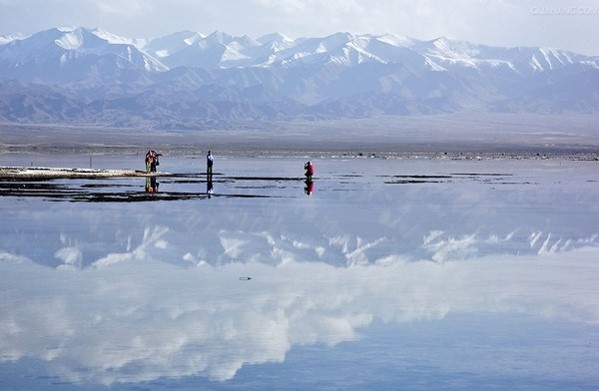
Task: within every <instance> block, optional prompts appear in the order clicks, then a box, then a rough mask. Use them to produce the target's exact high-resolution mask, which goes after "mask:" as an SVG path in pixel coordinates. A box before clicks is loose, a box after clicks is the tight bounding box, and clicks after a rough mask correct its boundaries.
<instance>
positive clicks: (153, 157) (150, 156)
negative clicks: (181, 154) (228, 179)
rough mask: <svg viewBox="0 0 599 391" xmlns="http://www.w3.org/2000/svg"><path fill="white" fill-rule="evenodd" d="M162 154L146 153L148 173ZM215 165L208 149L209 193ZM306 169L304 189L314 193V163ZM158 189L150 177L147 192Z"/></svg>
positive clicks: (207, 190) (210, 192) (150, 151)
mask: <svg viewBox="0 0 599 391" xmlns="http://www.w3.org/2000/svg"><path fill="white" fill-rule="evenodd" d="M160 156H162V154H161V153H157V152H156V151H154V150H149V151H148V152H147V153H146V172H147V173H152V172H156V167H157V166H158V165H160V161H159V159H158V158H159V157H160ZM213 166H214V156H212V151H208V154H207V155H206V193H208V195H211V194H212V192H213V185H212V167H213ZM304 170H305V175H306V182H305V184H306V187H305V188H304V191H305V192H306V194H308V195H310V194H312V191H314V182H312V176H313V175H314V165H313V164H312V162H311V161H308V162H306V164H304ZM156 191H158V183H157V182H156V177H155V176H152V177H148V178H147V179H146V192H148V193H154V192H156Z"/></svg>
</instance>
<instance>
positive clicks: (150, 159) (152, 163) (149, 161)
mask: <svg viewBox="0 0 599 391" xmlns="http://www.w3.org/2000/svg"><path fill="white" fill-rule="evenodd" d="M158 156H162V154H160V153H156V151H154V150H150V151H148V153H146V172H156V167H157V166H158V165H160V162H159V161H158Z"/></svg>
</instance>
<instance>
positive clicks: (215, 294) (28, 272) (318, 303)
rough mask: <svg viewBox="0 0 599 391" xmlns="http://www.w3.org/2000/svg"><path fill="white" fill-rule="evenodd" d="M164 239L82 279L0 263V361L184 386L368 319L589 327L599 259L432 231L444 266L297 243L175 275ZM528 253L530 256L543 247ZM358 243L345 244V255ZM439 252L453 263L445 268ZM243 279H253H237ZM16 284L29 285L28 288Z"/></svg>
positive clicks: (337, 337) (65, 373)
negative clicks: (533, 319)
mask: <svg viewBox="0 0 599 391" xmlns="http://www.w3.org/2000/svg"><path fill="white" fill-rule="evenodd" d="M167 232H168V230H167V229H166V228H160V227H159V228H156V229H148V230H146V231H145V233H144V237H143V240H142V242H141V243H140V245H139V246H137V247H134V248H131V249H130V251H128V252H124V253H118V254H117V253H113V254H107V255H106V256H104V257H102V258H100V259H98V260H97V261H96V262H95V263H94V265H95V266H97V267H98V268H87V269H83V270H79V271H74V270H72V269H71V270H55V269H51V268H47V267H43V266H40V265H38V264H35V263H33V262H31V261H29V260H26V259H23V258H22V257H19V256H16V255H11V254H8V253H0V261H2V262H1V263H0V268H1V273H0V275H2V285H3V289H4V290H5V292H4V293H3V296H2V307H3V310H2V311H1V312H0V351H1V352H2V355H1V356H0V360H1V361H5V362H6V361H15V360H19V359H21V358H25V357H34V358H39V359H41V360H45V361H48V366H49V367H50V368H51V371H53V372H54V373H56V374H59V375H60V376H61V377H63V378H65V379H69V380H71V381H95V382H100V383H105V384H110V383H113V382H123V381H142V380H151V379H156V378H159V377H163V376H166V377H180V376H186V375H203V376H207V377H208V378H210V379H214V380H226V379H230V378H232V377H233V376H234V375H235V373H236V372H237V371H238V370H239V369H240V368H241V366H242V365H244V364H245V363H248V364H257V363H265V362H281V361H282V360H283V359H284V358H285V355H286V353H287V352H288V351H289V349H291V347H293V346H300V345H305V344H314V343H324V344H328V345H334V344H337V343H339V342H341V341H348V340H352V339H355V338H357V337H358V331H359V329H360V328H362V327H365V326H367V325H369V324H370V323H371V322H372V321H373V319H375V318H380V319H383V320H384V321H388V322H391V321H398V322H406V321H413V320H419V319H439V318H443V317H445V316H446V315H447V314H449V313H479V312H495V313H498V312H525V313H529V314H531V315H534V316H542V317H566V318H570V319H574V320H577V321H585V322H599V302H597V300H596V298H597V297H599V290H598V288H597V284H596V276H597V275H599V264H597V263H592V262H589V260H591V259H599V248H598V247H597V246H594V245H593V244H591V247H581V248H578V249H574V250H570V251H564V252H557V251H555V252H550V251H546V252H542V254H541V252H539V254H541V255H542V256H541V255H536V254H527V255H522V256H519V257H516V256H513V255H504V254H486V255H481V256H475V253H476V251H474V250H469V249H472V248H474V247H475V246H474V243H476V242H477V241H478V239H477V237H476V235H469V236H467V237H464V238H462V239H457V240H456V239H452V238H451V237H449V236H447V235H445V234H443V233H441V232H440V231H439V232H435V233H431V235H429V236H428V237H426V238H425V240H424V243H423V246H424V247H426V249H427V250H429V251H432V252H433V256H432V258H433V259H435V257H437V258H438V259H439V260H443V261H444V262H443V263H435V262H430V261H410V262H406V261H405V260H404V259H402V257H401V256H395V255H388V256H387V257H385V258H384V259H381V261H380V262H379V263H378V264H370V265H356V266H352V267H343V268H339V267H334V266H331V265H327V264H324V263H314V262H297V261H296V260H294V259H292V258H293V257H291V258H289V254H290V251H291V249H293V248H296V249H298V250H299V251H300V252H301V251H304V250H305V249H306V246H307V244H306V243H302V244H298V243H299V242H293V241H289V242H288V243H289V245H288V246H287V247H286V248H285V249H282V250H280V251H282V252H285V251H287V255H286V256H282V258H281V259H283V258H285V259H286V261H285V262H281V263H277V264H276V265H273V264H265V263H259V262H247V263H241V262H232V263H227V264H222V265H220V266H215V265H208V264H206V263H202V264H200V265H198V267H196V268H182V267H177V266H174V265H172V264H169V263H167V262H162V261H161V260H159V259H157V258H158V256H156V255H152V256H151V255H150V251H149V249H150V248H155V246H156V244H158V247H165V246H166V247H167V248H170V243H167V241H166V239H165V235H166V233H167ZM258 236H259V237H260V238H262V240H263V242H264V243H263V244H262V245H261V246H263V247H262V249H261V248H257V249H252V251H255V250H258V253H259V252H260V251H263V249H264V248H268V247H269V246H271V247H270V248H271V249H272V248H273V247H272V246H273V240H274V244H276V240H275V239H273V238H272V237H269V236H268V235H267V234H258ZM509 236H510V235H508V237H506V238H503V239H496V238H490V239H487V240H486V241H487V242H493V241H494V240H499V241H501V240H508V239H509ZM547 236H549V235H545V237H547ZM223 237H226V238H228V239H227V240H229V241H230V243H229V244H228V245H227V248H226V249H225V250H224V252H227V251H229V252H232V251H239V253H237V256H239V254H241V253H243V252H244V251H246V252H247V251H250V250H249V249H248V248H244V246H246V245H249V242H251V241H253V242H254V243H255V242H256V237H255V236H252V238H251V239H252V240H250V241H248V240H246V239H247V237H245V236H244V235H243V233H231V232H227V233H224V235H223ZM227 240H225V241H224V242H225V243H226V242H227ZM544 241H545V240H544ZM544 241H543V242H544ZM258 242H260V241H259V240H258ZM532 242H533V240H531V245H536V246H539V244H540V243H541V242H542V240H541V239H537V240H536V241H535V243H532ZM340 243H346V242H344V241H340ZM369 243H370V242H368V243H367V242H361V243H358V242H355V243H354V244H355V248H354V247H351V246H350V247H344V251H345V252H346V253H348V254H351V253H352V252H353V251H355V250H356V249H358V248H363V247H364V246H368V245H369ZM370 244H372V243H370ZM427 246H428V247H427ZM431 246H432V247H431ZM258 247H260V246H258ZM275 247H276V246H275ZM308 247H309V246H308ZM341 247H343V246H341ZM544 247H545V248H551V247H553V246H551V247H550V246H549V245H547V246H544ZM558 247H559V246H558ZM315 248H318V246H313V247H312V248H309V249H308V250H309V251H310V252H313V251H315V250H314V249H315ZM541 248H542V247H541ZM65 249H66V250H64V251H63V250H60V251H59V252H58V254H57V256H58V257H65V258H66V259H67V260H69V262H70V264H72V263H76V262H75V261H77V260H78V253H77V251H75V249H74V248H72V247H65ZM448 254H460V257H459V258H462V260H461V261H460V262H451V261H450V260H451V259H452V257H449V255H448ZM464 255H467V256H464ZM260 257H261V256H257V257H256V259H260ZM443 257H445V258H443ZM73 260H74V261H73ZM246 275H247V276H252V277H253V278H252V279H251V280H250V281H240V280H239V276H246ZM23 281H31V282H34V283H32V284H31V286H30V287H29V288H28V289H27V290H25V289H23V288H22V286H21V284H22V282H23Z"/></svg>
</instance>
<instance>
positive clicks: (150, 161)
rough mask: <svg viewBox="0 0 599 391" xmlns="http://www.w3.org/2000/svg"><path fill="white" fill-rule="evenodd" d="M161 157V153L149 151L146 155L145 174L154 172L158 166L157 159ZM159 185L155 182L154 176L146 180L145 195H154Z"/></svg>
mask: <svg viewBox="0 0 599 391" xmlns="http://www.w3.org/2000/svg"><path fill="white" fill-rule="evenodd" d="M160 156H162V154H161V153H157V152H156V151H154V150H153V149H152V150H149V151H148V152H147V153H146V172H147V173H151V172H156V167H157V166H159V165H160V161H159V160H158V157H160ZM158 186H159V183H158V182H157V181H156V177H155V176H151V177H148V178H146V193H156V192H157V191H158Z"/></svg>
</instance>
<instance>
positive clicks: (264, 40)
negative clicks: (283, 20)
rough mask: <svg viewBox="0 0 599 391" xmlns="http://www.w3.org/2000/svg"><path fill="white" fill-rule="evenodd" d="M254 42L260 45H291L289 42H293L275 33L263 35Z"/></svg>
mask: <svg viewBox="0 0 599 391" xmlns="http://www.w3.org/2000/svg"><path fill="white" fill-rule="evenodd" d="M256 41H257V42H259V43H260V44H262V45H268V44H271V43H279V44H285V43H291V42H293V39H291V38H289V37H288V36H286V35H285V34H281V33H276V32H275V33H271V34H266V35H263V36H261V37H260V38H258V39H257V40H256Z"/></svg>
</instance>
